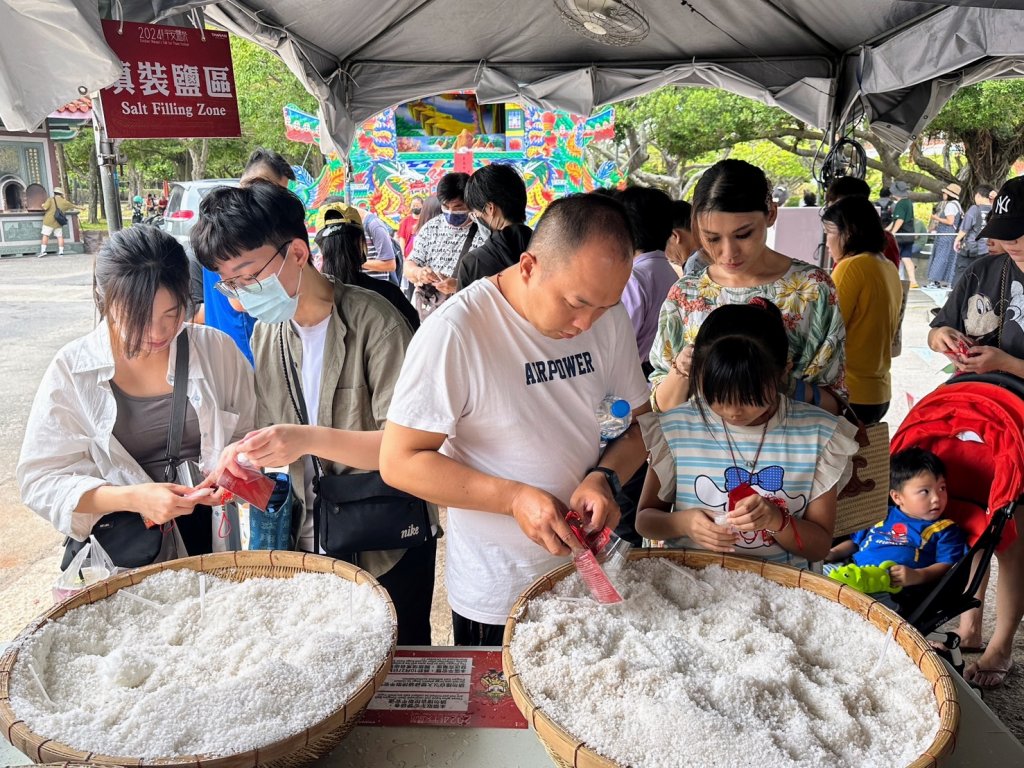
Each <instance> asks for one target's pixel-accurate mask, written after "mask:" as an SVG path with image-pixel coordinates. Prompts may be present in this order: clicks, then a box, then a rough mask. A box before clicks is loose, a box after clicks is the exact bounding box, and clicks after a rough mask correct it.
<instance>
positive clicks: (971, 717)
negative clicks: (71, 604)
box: [0, 649, 1024, 768]
mask: <svg viewBox="0 0 1024 768" xmlns="http://www.w3.org/2000/svg"><path fill="white" fill-rule="evenodd" d="M0 650H2V649H0ZM950 672H951V674H952V675H953V680H954V682H955V684H956V689H957V696H958V697H959V701H960V732H959V735H958V738H957V747H956V751H955V752H954V753H953V755H951V756H950V757H949V758H948V759H946V760H944V761H943V762H942V764H941V765H942V767H943V768H1012V767H1016V766H1024V746H1022V745H1021V743H1020V742H1019V741H1017V739H1016V738H1014V736H1013V734H1011V733H1010V732H1009V731H1008V730H1007V729H1006V726H1004V725H1003V724H1002V722H1001V721H1000V720H999V719H998V718H997V717H996V716H995V715H994V714H993V713H992V710H990V709H989V708H988V707H987V706H986V705H985V703H984V702H983V701H982V700H981V699H980V698H979V697H978V694H977V693H976V692H975V691H973V690H972V689H971V688H970V686H968V685H967V684H966V683H964V681H963V679H962V678H961V677H960V676H959V675H958V674H956V672H955V671H953V669H952V667H950ZM30 763H31V761H30V760H29V759H28V758H27V757H25V755H23V754H22V753H21V752H19V751H17V750H16V749H14V747H12V746H11V745H10V744H9V743H8V742H7V741H6V740H5V739H3V738H0V766H16V765H29V764H30ZM314 765H315V766H317V768H481V767H482V766H483V767H485V768H535V767H537V768H547V766H550V765H552V762H551V760H550V758H549V757H548V756H547V753H546V752H545V751H544V748H543V747H542V746H541V745H540V741H538V739H537V736H536V735H535V734H534V733H533V731H532V730H522V729H509V728H437V727H430V726H418V727H416V726H403V727H390V728H383V727H377V726H360V727H358V728H356V729H355V730H354V731H353V732H352V733H351V734H349V736H348V738H346V739H345V741H343V742H342V743H341V746H339V747H338V748H337V749H336V750H335V751H334V752H333V753H332V754H330V755H328V756H327V757H324V758H321V759H320V760H317V761H316V762H315V763H314Z"/></svg>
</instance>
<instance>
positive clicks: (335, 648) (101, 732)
mask: <svg viewBox="0 0 1024 768" xmlns="http://www.w3.org/2000/svg"><path fill="white" fill-rule="evenodd" d="M205 582H206V583H205V605H204V609H203V610H202V612H201V611H200V600H199V594H200V575H199V574H198V573H196V572H195V571H190V570H181V571H165V572H162V573H159V574H155V575H153V576H150V577H149V578H147V579H146V580H145V581H143V582H141V583H140V584H138V585H137V586H134V587H128V588H127V589H126V590H121V591H119V592H117V593H116V594H114V595H113V596H112V597H109V598H107V599H105V600H101V601H99V602H97V603H93V604H91V605H86V606H82V607H80V608H77V609H75V610H73V611H70V612H69V613H67V614H66V615H64V616H63V617H61V618H59V619H57V620H55V621H53V622H50V623H48V624H46V625H45V626H44V627H43V628H42V629H41V630H39V631H38V632H36V633H35V634H33V635H32V636H30V637H29V638H28V639H27V640H25V641H24V643H23V645H22V646H21V648H20V650H19V653H18V659H17V661H16V663H15V665H14V668H13V670H12V674H11V705H12V707H13V708H14V711H15V712H17V713H18V717H19V718H20V719H22V720H24V721H25V724H26V725H27V726H28V727H29V728H31V729H32V730H33V731H34V732H35V733H37V734H40V735H42V736H45V737H46V738H48V739H53V740H56V741H58V742H61V743H64V744H67V745H69V746H72V747H74V748H76V749H80V750H82V751H85V752H96V753H101V754H107V755H123V756H132V757H139V758H155V757H161V756H164V757H171V756H182V755H192V754H202V755H214V756H218V755H228V754H233V753H236V752H244V751H248V750H251V749H256V748H259V747H261V746H265V745H267V744H271V743H273V742H276V741H279V740H281V739H283V738H286V737H288V736H291V735H292V734H296V733H300V732H301V731H303V730H305V729H306V728H309V727H310V726H312V725H314V724H316V723H318V722H320V721H321V720H323V719H324V718H326V717H327V716H328V715H330V714H331V713H332V712H334V711H335V710H337V709H338V708H340V707H341V706H342V705H343V704H344V703H345V702H346V701H347V700H348V699H349V698H350V697H351V696H352V695H353V694H354V693H355V692H356V691H357V690H358V689H359V688H360V687H361V686H362V685H363V684H364V683H365V682H366V681H367V680H369V679H370V677H371V676H372V675H373V673H374V672H375V671H376V669H377V667H378V666H379V665H380V664H381V662H383V661H384V659H385V658H386V657H387V654H388V651H389V650H390V646H391V636H392V632H393V627H394V625H393V621H392V618H391V615H390V613H389V611H388V609H387V606H386V605H385V603H384V602H383V601H382V600H381V599H380V598H379V597H378V596H377V595H376V594H374V592H373V589H372V587H370V586H368V585H365V584H363V585H357V584H353V583H352V582H349V581H346V580H344V579H342V578H340V577H338V576H334V575H332V574H313V573H304V574H299V575H296V576H294V577H293V578H290V579H271V578H257V579H249V580H247V581H243V582H233V581H227V580H224V579H218V578H215V577H211V576H207V577H206V578H205ZM126 592H128V593H130V594H125V593H126ZM132 595H134V596H135V597H136V598H142V599H141V600H140V599H133V597H132ZM147 601H148V602H147ZM201 613H202V616H201V615H200V614H201Z"/></svg>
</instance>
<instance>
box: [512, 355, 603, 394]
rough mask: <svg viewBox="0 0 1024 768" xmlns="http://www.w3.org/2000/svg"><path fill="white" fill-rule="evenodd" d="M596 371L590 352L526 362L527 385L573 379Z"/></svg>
mask: <svg viewBox="0 0 1024 768" xmlns="http://www.w3.org/2000/svg"><path fill="white" fill-rule="evenodd" d="M593 372H594V359H593V358H592V357H591V355H590V353H589V352H579V353H577V354H575V355H569V356H568V357H560V358H558V359H557V360H538V361H536V362H533V363H526V385H527V386H530V385H531V384H545V383H547V382H549V381H558V380H560V379H572V378H575V377H576V376H584V375H586V374H588V373H593Z"/></svg>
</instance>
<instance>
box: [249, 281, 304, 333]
mask: <svg viewBox="0 0 1024 768" xmlns="http://www.w3.org/2000/svg"><path fill="white" fill-rule="evenodd" d="M301 285H302V272H299V284H298V285H297V286H295V295H294V296H289V295H288V291H286V290H285V289H284V286H283V285H281V281H280V280H279V279H278V277H277V275H276V274H275V275H271V276H270V277H268V278H267V279H266V280H261V281H260V291H259V293H248V292H246V291H239V292H238V301H239V302H240V303H241V305H242V309H244V310H245V311H246V312H247V313H248V314H250V315H252V316H253V317H255V318H256V319H257V320H259V321H260V322H263V323H283V322H285V321H287V320H291V319H292V318H293V317H295V310H296V309H297V308H298V306H299V287H300V286H301Z"/></svg>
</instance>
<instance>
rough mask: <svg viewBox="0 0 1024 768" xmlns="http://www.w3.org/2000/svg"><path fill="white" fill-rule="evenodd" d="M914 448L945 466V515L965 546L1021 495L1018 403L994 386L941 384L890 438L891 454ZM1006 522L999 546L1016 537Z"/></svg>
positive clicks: (1023, 460)
mask: <svg viewBox="0 0 1024 768" xmlns="http://www.w3.org/2000/svg"><path fill="white" fill-rule="evenodd" d="M911 447H918V448H925V449H927V450H930V451H932V452H933V453H934V454H936V455H937V456H938V457H939V458H941V459H942V461H943V463H944V464H945V465H946V474H947V477H946V485H947V487H948V489H949V499H950V503H949V507H950V514H949V515H948V516H949V517H951V518H952V519H954V520H955V521H956V522H957V523H958V524H959V525H960V526H961V527H962V528H964V530H965V532H966V533H967V534H968V538H969V539H970V540H971V541H974V540H976V539H977V536H978V535H980V534H981V531H983V530H984V528H985V526H986V525H987V516H985V515H981V514H977V513H976V512H974V513H972V512H971V510H970V509H969V508H974V510H977V509H978V508H980V509H981V510H983V511H987V512H988V513H989V514H991V513H992V512H995V511H996V510H998V509H1001V508H1002V507H1005V506H1006V505H1007V504H1010V503H1012V502H1014V501H1016V500H1017V499H1018V498H1019V497H1020V496H1021V495H1022V492H1024V400H1022V399H1021V397H1019V396H1018V395H1017V394H1015V392H1013V391H1011V390H1010V389H1007V388H1004V387H1002V386H999V385H998V384H993V383H987V382H980V381H969V382H964V383H953V384H945V385H943V386H941V387H939V388H938V389H936V390H935V391H934V392H932V393H931V394H929V395H928V396H927V397H925V398H924V399H923V400H921V402H919V403H918V404H917V405H915V406H914V407H913V408H912V409H911V411H910V413H909V414H908V415H907V418H906V419H905V420H904V422H903V424H902V425H901V426H900V428H899V430H898V431H897V432H896V434H895V435H894V436H893V438H892V443H891V445H890V450H891V452H892V453H897V452H899V451H901V450H903V449H905V448H911ZM1016 535H1017V530H1016V526H1015V525H1014V524H1013V522H1012V521H1011V522H1010V523H1009V524H1008V525H1007V527H1006V531H1005V533H1004V535H1003V539H1002V542H1001V546H1000V548H1002V547H1005V546H1007V545H1008V544H1009V543H1010V542H1011V541H1013V539H1014V538H1016Z"/></svg>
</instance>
